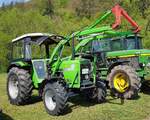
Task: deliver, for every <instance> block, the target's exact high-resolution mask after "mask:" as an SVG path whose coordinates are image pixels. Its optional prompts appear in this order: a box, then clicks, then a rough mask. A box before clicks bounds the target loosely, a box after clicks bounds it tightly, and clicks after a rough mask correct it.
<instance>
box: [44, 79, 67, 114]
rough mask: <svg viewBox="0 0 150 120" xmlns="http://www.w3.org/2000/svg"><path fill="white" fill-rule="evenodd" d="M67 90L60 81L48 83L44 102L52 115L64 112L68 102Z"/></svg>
mask: <svg viewBox="0 0 150 120" xmlns="http://www.w3.org/2000/svg"><path fill="white" fill-rule="evenodd" d="M67 98H68V96H67V91H66V89H65V87H64V86H63V84H61V83H60V82H58V81H57V82H53V83H47V84H46V85H45V88H44V91H43V102H44V106H45V108H46V111H47V113H48V114H50V115H57V116H58V115H60V114H62V113H63V111H64V109H65V107H66V103H67Z"/></svg>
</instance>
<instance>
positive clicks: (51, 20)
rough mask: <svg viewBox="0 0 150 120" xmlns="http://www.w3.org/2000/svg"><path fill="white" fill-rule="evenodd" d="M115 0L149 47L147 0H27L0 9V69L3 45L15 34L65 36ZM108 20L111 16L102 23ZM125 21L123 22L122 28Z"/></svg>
mask: <svg viewBox="0 0 150 120" xmlns="http://www.w3.org/2000/svg"><path fill="white" fill-rule="evenodd" d="M116 3H119V4H121V6H122V7H123V8H124V9H125V10H127V11H128V13H129V15H131V16H132V18H134V19H135V20H136V21H137V23H138V24H139V25H140V26H141V27H142V32H141V35H142V36H143V37H144V38H143V43H144V47H145V48H150V44H149V43H150V41H149V38H150V16H149V12H150V1H149V0H126V1H125V0H105V1H104V0H92V1H91V0H86V1H85V0H31V1H30V2H27V3H18V4H16V5H12V4H11V5H9V6H2V7H1V8H0V40H1V43H0V48H1V51H0V71H1V72H3V71H6V68H7V65H8V60H7V53H8V49H9V46H8V45H7V44H8V43H9V42H10V41H11V40H12V39H13V38H15V37H16V36H20V35H22V34H25V33H29V32H46V33H58V34H61V35H67V34H70V33H72V32H73V31H77V30H79V29H81V28H83V27H84V26H86V25H89V24H91V23H92V22H93V21H94V20H95V19H96V18H98V17H99V16H100V15H102V14H103V13H104V12H105V11H106V10H109V9H111V8H112V6H114V5H115V4H116ZM111 23H112V18H110V19H108V20H106V22H104V24H106V25H108V24H111ZM126 24H127V23H126V22H124V24H123V26H124V29H125V28H126Z"/></svg>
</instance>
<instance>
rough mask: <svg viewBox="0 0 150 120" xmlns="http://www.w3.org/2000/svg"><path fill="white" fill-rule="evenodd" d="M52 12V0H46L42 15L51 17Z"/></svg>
mask: <svg viewBox="0 0 150 120" xmlns="http://www.w3.org/2000/svg"><path fill="white" fill-rule="evenodd" d="M53 14H54V6H53V4H52V0H47V1H46V7H45V10H44V13H43V15H49V16H50V17H52V16H53Z"/></svg>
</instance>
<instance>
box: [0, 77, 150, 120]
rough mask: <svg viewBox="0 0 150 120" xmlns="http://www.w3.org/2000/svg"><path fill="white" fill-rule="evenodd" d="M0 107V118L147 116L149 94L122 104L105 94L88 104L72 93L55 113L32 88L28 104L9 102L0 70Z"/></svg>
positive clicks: (141, 119)
mask: <svg viewBox="0 0 150 120" xmlns="http://www.w3.org/2000/svg"><path fill="white" fill-rule="evenodd" d="M0 107H1V108H2V109H3V114H2V115H1V116H0V117H1V118H0V120H150V112H149V111H150V95H148V94H143V93H140V95H139V98H137V99H136V100H127V101H125V103H124V104H123V105H121V104H120V100H119V99H112V98H111V97H109V96H108V97H107V102H106V103H103V104H91V103H88V102H86V100H85V99H84V98H82V97H76V98H75V99H72V100H70V102H69V108H68V110H67V111H66V113H65V114H64V115H62V116H58V117H53V116H50V115H48V114H47V113H46V112H45V109H44V106H43V103H42V101H41V100H40V99H39V98H38V97H37V95H36V92H34V95H33V97H32V102H31V103H30V104H29V105H25V106H13V105H10V104H9V102H8V99H7V95H6V74H0Z"/></svg>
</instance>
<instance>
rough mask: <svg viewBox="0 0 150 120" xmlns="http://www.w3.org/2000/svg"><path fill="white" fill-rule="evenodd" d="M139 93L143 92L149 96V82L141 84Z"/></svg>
mask: <svg viewBox="0 0 150 120" xmlns="http://www.w3.org/2000/svg"><path fill="white" fill-rule="evenodd" d="M141 92H143V93H144V94H148V95H150V81H149V80H147V81H146V80H145V81H144V82H143V83H142V87H141Z"/></svg>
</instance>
